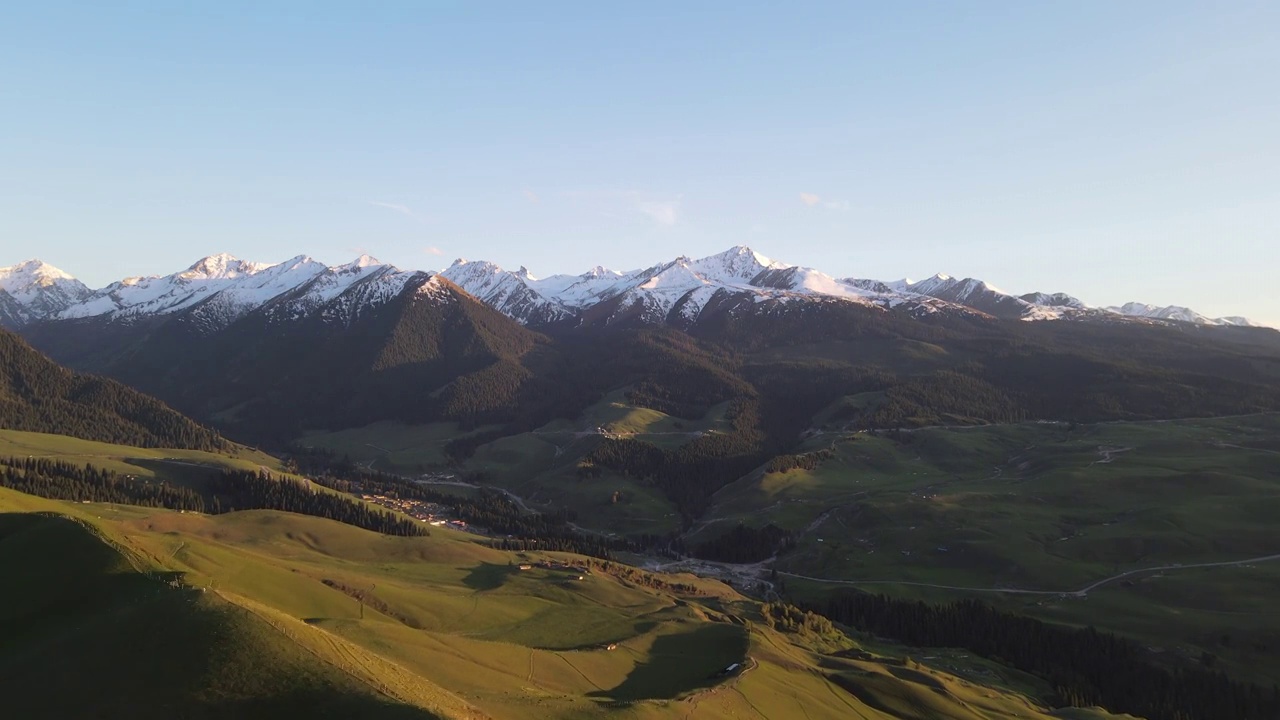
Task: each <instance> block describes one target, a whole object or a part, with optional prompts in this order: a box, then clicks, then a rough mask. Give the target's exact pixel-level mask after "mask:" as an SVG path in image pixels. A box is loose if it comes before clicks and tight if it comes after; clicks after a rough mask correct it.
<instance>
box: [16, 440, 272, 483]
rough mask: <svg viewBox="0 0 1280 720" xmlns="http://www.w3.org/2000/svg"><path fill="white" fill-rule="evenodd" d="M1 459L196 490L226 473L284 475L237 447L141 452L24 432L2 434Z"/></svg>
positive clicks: (256, 454)
mask: <svg viewBox="0 0 1280 720" xmlns="http://www.w3.org/2000/svg"><path fill="white" fill-rule="evenodd" d="M0 457H6V458H28V457H36V458H50V459H56V460H65V461H67V462H71V463H75V464H77V465H92V466H94V467H96V468H101V469H104V470H111V471H113V472H117V473H120V474H122V475H133V476H135V477H139V478H143V479H146V480H153V481H156V482H169V483H173V484H176V485H185V486H197V487H198V486H199V485H200V483H201V482H202V481H203V479H204V478H206V477H208V476H209V475H211V474H213V473H216V472H220V471H222V470H248V471H257V470H259V469H262V468H265V469H267V470H270V471H272V472H280V471H281V470H282V468H281V466H280V461H279V460H277V459H276V458H274V457H272V456H270V455H268V454H266V453H264V452H260V451H258V450H253V449H251V448H246V447H236V448H234V449H233V450H232V451H230V452H228V453H210V452H202V451H200V450H172V449H156V448H137V447H130V446H127V445H112V444H109V443H101V442H94V441H92V440H80V439H79V438H73V437H67V436H65V435H47V434H44V433H32V432H22V431H20V430H0Z"/></svg>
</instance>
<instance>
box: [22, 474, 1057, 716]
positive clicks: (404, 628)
mask: <svg viewBox="0 0 1280 720" xmlns="http://www.w3.org/2000/svg"><path fill="white" fill-rule="evenodd" d="M37 512H55V513H58V514H60V515H61V516H62V517H45V516H41V515H34V514H32V513H37ZM0 513H4V515H3V517H4V518H5V524H4V525H3V527H4V528H5V530H4V531H3V533H4V534H3V538H2V539H0V572H4V573H5V574H6V575H7V576H8V577H11V578H14V579H16V580H19V581H20V582H21V583H22V586H24V587H31V588H33V591H32V593H31V594H30V595H29V596H19V597H18V598H6V599H5V600H4V603H5V604H4V605H2V606H0V607H3V608H4V619H5V622H6V624H7V626H8V624H10V623H20V624H22V625H23V626H27V627H30V628H31V629H30V630H29V631H27V632H26V633H25V634H24V635H23V636H22V638H21V639H20V642H21V643H22V646H21V647H18V646H17V645H15V644H14V643H12V642H6V644H5V645H4V646H3V647H4V648H5V649H4V650H3V652H2V653H0V656H2V657H3V658H4V660H3V662H4V663H6V670H12V672H5V673H3V674H0V678H3V680H0V682H2V683H5V684H6V685H9V688H8V689H7V691H6V697H7V698H14V697H17V696H22V697H21V699H20V701H21V703H24V704H22V705H19V706H18V707H22V708H25V709H29V710H31V712H30V713H28V714H26V715H23V714H21V713H19V716H24V717H25V716H42V715H43V716H62V717H65V716H69V715H70V716H74V715H76V714H77V708H75V707H72V706H70V705H68V703H72V702H73V699H72V697H71V696H72V695H73V694H72V693H66V692H59V690H60V689H61V690H65V688H66V684H74V683H78V684H81V685H83V686H85V687H88V688H97V687H98V686H99V685H101V686H102V687H103V688H104V689H103V690H102V691H101V692H102V693H103V697H104V698H107V700H105V701H104V702H110V698H118V700H117V702H119V703H127V702H133V703H135V704H138V705H139V707H141V710H138V711H137V712H133V709H132V707H130V708H129V712H128V713H125V712H124V711H123V708H125V707H126V706H125V705H117V706H111V705H109V704H108V705H103V707H106V708H111V707H119V708H122V711H121V712H119V713H114V714H113V713H111V712H107V713H105V714H104V716H106V717H111V716H113V715H114V716H120V715H125V714H128V715H129V716H132V717H148V716H166V715H165V713H166V712H170V713H171V712H172V709H173V708H174V707H184V708H186V707H191V708H194V710H193V711H192V712H191V713H190V715H191V716H196V717H199V716H200V715H199V712H205V711H206V709H208V713H211V714H217V713H219V712H221V713H222V714H223V715H224V716H225V715H228V714H229V715H235V716H241V717H245V716H252V715H253V713H254V712H259V711H260V709H261V712H275V713H276V716H281V715H288V714H293V713H307V714H317V715H320V716H325V715H324V712H323V711H322V710H316V711H314V712H312V710H311V706H307V705H305V703H306V702H310V701H312V700H316V701H317V702H320V700H322V701H323V704H324V705H325V707H328V708H332V712H335V713H341V714H340V715H334V716H342V717H352V716H358V717H378V716H379V713H388V714H389V715H388V716H392V717H394V716H395V713H399V712H403V713H406V715H405V716H406V717H414V716H415V715H414V714H413V713H418V715H416V716H421V717H430V716H431V714H434V715H437V716H445V717H474V718H482V717H489V718H511V719H512V720H514V719H516V718H562V717H582V718H589V717H602V716H606V715H607V716H610V717H623V718H665V717H699V718H701V717H709V718H729V717H752V716H757V715H759V716H764V717H778V718H782V717H810V718H847V717H865V718H890V717H900V716H906V717H911V715H903V714H902V710H901V708H904V707H912V708H923V709H922V710H921V711H920V713H922V714H918V715H916V716H918V717H937V718H970V717H991V718H1003V717H1040V718H1047V717H1052V716H1051V715H1049V714H1047V713H1046V711H1044V710H1043V709H1042V708H1041V707H1040V706H1039V705H1038V704H1037V703H1036V702H1035V701H1034V700H1029V699H1027V697H1026V696H1025V694H1024V693H1026V692H1031V691H1035V690H1037V688H1035V687H1033V686H1032V685H1028V684H1027V681H1026V679H1025V678H1022V679H1018V678H1016V677H1015V675H1016V674H1012V673H1005V674H1003V675H1002V674H997V673H993V672H992V671H991V670H989V669H987V668H988V667H989V666H988V665H986V664H981V665H979V664H976V661H973V660H967V659H959V657H958V656H954V655H948V656H946V657H947V658H948V659H947V660H946V665H945V666H943V665H941V664H940V665H939V666H938V667H932V666H930V667H926V666H924V665H916V664H914V663H906V664H904V663H903V661H901V660H895V659H894V658H892V657H887V656H885V655H884V654H883V651H879V650H877V651H874V654H873V653H868V652H865V651H864V650H860V649H859V648H858V647H857V645H856V644H855V643H853V642H852V641H850V640H848V639H847V638H844V637H843V636H836V635H832V636H816V635H814V636H811V635H798V634H790V633H781V632H777V631H774V630H771V629H769V628H767V627H766V626H765V625H764V624H763V623H761V622H760V620H761V616H760V611H759V606H758V605H757V604H755V603H753V602H750V601H748V600H746V599H745V598H742V597H740V596H738V595H736V594H735V593H733V592H732V591H731V590H729V589H728V588H726V587H724V586H723V585H720V584H719V583H715V582H712V581H703V580H698V579H696V578H691V577H689V576H679V577H675V578H663V577H658V576H650V575H646V574H640V573H635V572H634V571H623V570H619V571H617V572H618V575H616V576H615V575H614V574H610V573H609V572H604V571H602V570H601V569H600V568H598V567H597V568H596V569H594V570H593V571H591V572H589V573H585V574H584V573H580V572H579V571H577V570H566V569H552V568H546V567H537V566H536V565H535V566H534V567H532V568H531V569H529V570H520V569H519V567H518V564H519V563H520V562H521V561H522V560H523V561H525V562H528V563H536V562H537V561H538V560H539V559H541V558H548V557H551V556H543V555H537V554H534V555H530V556H526V557H524V558H520V557H517V556H515V555H511V554H507V553H502V552H498V551H495V550H492V549H490V548H488V547H486V546H484V545H482V544H478V543H477V542H475V540H474V538H472V537H471V536H466V535H461V534H455V533H452V532H449V531H433V534H432V535H431V536H429V537H422V538H392V537H385V536H380V535H377V534H374V533H369V532H366V531H363V530H358V529H355V528H351V527H348V526H344V525H340V524H337V523H334V522H330V521H326V520H320V519H317V518H311V517H304V516H297V515H289V514H285V513H275V512H266V511H255V512H244V513H232V514H228V515H221V516H212V517H210V516H201V515H195V514H179V513H174V512H168V511H157V510H151V509H142V508H130V507H121V506H110V505H97V504H92V505H83V504H72V503H61V502H54V501H48V500H42V499H39V498H33V497H30V496H25V495H20V494H18V493H14V492H11V491H0ZM68 518H70V519H68ZM28 526H30V527H28ZM40 527H46V528H51V529H46V530H45V531H44V532H46V533H51V534H53V535H56V536H60V537H61V536H65V537H66V538H70V539H66V540H60V541H51V540H49V539H48V537H46V536H44V535H37V534H31V535H25V533H30V532H34V529H38V528H40ZM13 528H17V529H16V530H15V529H13ZM33 528H34V529H33ZM19 531H21V532H19ZM24 536H25V537H26V538H27V539H23V538H24ZM59 543H61V547H62V549H61V550H58V551H57V552H56V553H53V552H52V551H50V552H46V553H44V554H41V553H37V552H34V551H33V549H32V546H33V545H38V546H40V547H44V546H46V545H48V546H50V547H51V548H54V547H58V546H59ZM122 553H124V554H127V556H128V557H129V559H128V560H126V559H125V555H122ZM555 557H557V558H560V559H563V560H565V561H568V562H569V563H586V559H581V558H576V557H575V556H570V555H563V556H555ZM137 568H142V569H145V570H146V571H147V572H146V573H145V574H144V573H140V572H138V570H137ZM580 576H581V577H582V578H583V579H581V580H579V579H578V578H579V577H580ZM122 578H123V579H122ZM175 578H178V579H180V581H179V582H178V583H177V585H178V587H169V586H168V585H166V584H165V581H167V580H170V579H175ZM677 581H678V582H682V583H688V584H691V585H693V586H695V587H696V588H697V592H694V593H691V594H683V595H681V594H677V593H675V592H673V589H672V588H671V587H670V586H669V585H664V584H663V583H664V582H677ZM68 588H79V590H76V591H75V592H70V591H68ZM71 596H74V597H75V598H77V603H79V604H78V605H77V608H76V609H75V610H74V613H77V614H67V612H70V611H67V612H63V611H62V610H59V611H57V612H56V613H55V612H52V611H49V612H46V611H45V610H44V609H43V608H49V607H61V606H58V605H56V603H53V602H51V598H61V597H71ZM32 618H35V619H34V620H33V619H32ZM107 618H110V621H109V622H108V621H107V620H106V619H107ZM156 618H159V619H160V620H159V622H160V623H161V625H154V624H153V623H154V622H156V621H155V620H154V619H156ZM68 619H74V621H73V622H68V621H67V620H68ZM81 619H83V620H81ZM156 627H164V628H166V631H165V632H164V633H156V632H155V631H154V629H155V628H156ZM5 637H6V638H8V637H10V635H8V634H6V635H5ZM71 648H75V649H76V650H77V651H78V655H77V657H76V659H75V660H74V667H71V668H70V670H74V672H70V671H64V672H63V673H61V674H60V675H57V679H51V678H54V675H55V673H51V672H48V670H49V668H48V667H47V666H46V665H44V664H43V662H45V661H38V662H32V663H30V668H29V669H24V668H18V667H16V666H17V665H18V660H17V658H19V657H22V658H27V657H31V658H36V659H37V660H38V659H40V658H48V659H49V660H48V662H52V658H59V657H64V656H65V655H66V654H67V653H68V652H69V649H71ZM890 654H891V653H890ZM941 662H942V661H941V660H940V661H939V663H941ZM733 663H739V664H740V665H741V666H742V667H743V668H745V672H742V673H740V674H734V675H732V676H722V675H720V671H721V670H722V669H724V668H725V667H727V666H728V665H730V664H733ZM153 665H155V666H156V667H153ZM104 668H105V669H104ZM908 671H909V672H908ZM46 676H47V677H46ZM13 678H21V679H22V681H23V682H22V684H16V683H15V684H10V682H11V679H13ZM86 678H87V679H86ZM42 683H43V684H42ZM57 683H64V685H58V684H57ZM158 683H162V685H161V686H159V687H157V684H158ZM987 685H990V687H988V686H987ZM116 687H119V688H120V690H119V692H115V691H114V690H113V688H116ZM23 688H39V689H40V692H33V691H29V690H26V689H23ZM113 692H115V694H112V693H113ZM53 694H57V695H59V697H57V698H54V699H53V700H48V699H47V698H48V697H49V696H50V695H53ZM62 695H66V696H67V697H62ZM44 702H49V703H52V704H50V705H49V706H48V707H49V708H50V710H49V712H45V709H44V705H42V703H44ZM59 703H61V704H59ZM291 703H292V704H291ZM228 708H230V709H228ZM242 709H243V710H242ZM427 713H430V714H427ZM168 716H171V715H168Z"/></svg>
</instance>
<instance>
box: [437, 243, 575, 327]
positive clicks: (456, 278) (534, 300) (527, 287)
mask: <svg viewBox="0 0 1280 720" xmlns="http://www.w3.org/2000/svg"><path fill="white" fill-rule="evenodd" d="M440 274H441V275H442V276H444V278H445V279H447V280H449V281H450V282H452V283H454V284H455V285H457V286H458V287H461V288H462V289H463V290H465V291H467V292H468V293H470V294H471V295H474V296H475V297H477V298H479V299H480V300H482V301H483V302H485V303H488V304H489V305H490V306H491V307H493V308H495V309H497V310H498V311H500V312H502V313H505V314H506V315H508V316H509V317H511V318H513V319H515V320H516V321H517V322H519V323H521V324H525V325H528V324H552V323H556V322H560V321H564V320H568V319H570V318H572V317H573V316H574V313H573V311H572V310H570V309H569V308H567V307H565V306H564V305H562V304H561V303H559V302H558V301H556V300H552V299H550V298H548V297H546V296H544V295H543V294H542V293H540V292H538V291H537V290H535V289H534V287H533V283H534V278H533V277H532V276H530V275H529V271H528V270H526V269H525V268H523V267H522V268H520V270H519V271H518V272H510V271H508V270H503V269H502V268H500V267H498V266H497V265H494V264H493V263H491V262H483V261H482V262H469V261H467V260H463V259H458V260H455V261H454V263H453V264H452V265H450V266H449V268H448V269H446V270H445V271H444V272H442V273H440Z"/></svg>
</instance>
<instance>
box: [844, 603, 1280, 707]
mask: <svg viewBox="0 0 1280 720" xmlns="http://www.w3.org/2000/svg"><path fill="white" fill-rule="evenodd" d="M824 614H825V615H826V616H827V617H828V618H831V619H833V620H835V621H837V622H840V623H844V624H846V625H849V626H852V627H855V628H858V629H860V630H866V631H869V632H872V633H875V634H876V635H881V636H884V637H890V638H893V639H895V640H898V641H901V642H905V643H908V644H910V645H916V646H921V647H955V648H964V649H966V650H969V651H971V652H974V653H976V654H978V655H981V656H983V657H986V658H990V659H993V660H997V661H999V662H1003V663H1006V664H1008V665H1011V666H1013V667H1015V668H1017V669H1019V670H1022V671H1024V672H1028V673H1031V674H1033V675H1036V676H1038V677H1040V678H1042V679H1044V680H1045V681H1047V682H1048V683H1049V685H1050V686H1051V687H1052V688H1054V692H1055V699H1054V702H1055V703H1056V704H1059V705H1070V706H1073V707H1088V706H1093V705H1098V706H1102V707H1105V708H1107V709H1108V710H1110V711H1112V712H1116V713H1129V714H1132V715H1137V716H1139V717H1144V718H1149V719H1150V720H1219V719H1220V718H1234V719H1236V720H1274V718H1277V717H1280V688H1278V687H1275V686H1273V687H1272V688H1271V689H1269V690H1267V689H1264V688H1262V687H1259V686H1257V685H1252V684H1246V683H1240V682H1235V681H1232V680H1231V679H1230V678H1228V677H1227V676H1226V675H1225V674H1223V673H1221V672H1214V671H1212V670H1209V669H1206V668H1202V667H1194V666H1189V667H1183V668H1178V669H1176V670H1167V669H1165V668H1163V667H1160V666H1158V665H1155V664H1154V663H1152V662H1151V661H1150V660H1148V659H1147V657H1146V652H1145V650H1144V649H1143V648H1142V646H1141V645H1139V644H1138V643H1136V642H1134V641H1133V640H1129V639H1126V638H1121V637H1118V636H1116V635H1114V634H1112V633H1107V632H1100V631H1098V630H1096V629H1094V628H1092V627H1088V628H1082V629H1077V628H1070V627H1064V626H1060V625H1053V624H1050V623H1045V622H1042V621H1040V620H1036V619H1034V618H1028V617H1024V616H1020V615H1015V614H1012V613H1007V612H1002V611H999V610H996V609H994V608H992V607H990V606H988V605H985V604H983V603H981V602H977V601H974V600H961V601H957V602H953V603H950V604H946V605H928V604H925V603H923V602H918V601H910V600H897V599H892V598H889V597H885V596H883V595H869V594H864V593H844V594H839V595H836V596H833V597H832V598H830V599H829V600H828V602H827V604H826V607H825V613H824Z"/></svg>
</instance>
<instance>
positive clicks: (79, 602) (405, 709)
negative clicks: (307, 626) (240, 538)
mask: <svg viewBox="0 0 1280 720" xmlns="http://www.w3.org/2000/svg"><path fill="white" fill-rule="evenodd" d="M6 492H7V491H6ZM97 532H98V531H97V530H96V529H95V528H92V527H91V526H89V525H87V524H84V523H77V522H75V521H73V520H71V519H69V518H67V517H65V516H58V515H44V514H35V513H12V512H10V513H6V514H0V575H3V577H4V578H5V582H6V584H10V586H11V587H21V588H22V592H14V593H5V594H4V597H3V598H0V628H3V632H4V636H5V643H4V644H3V646H2V647H0V677H2V678H3V680H0V686H3V687H4V688H5V693H4V696H5V708H6V711H7V712H8V713H11V714H12V716H14V717H23V718H46V717H47V718H65V717H121V718H122V717H131V718H168V717H175V716H181V717H187V718H220V717H232V716H234V717H251V718H273V717H281V716H297V715H307V716H315V717H331V716H332V717H338V716H348V717H357V716H358V717H377V718H405V719H406V720H407V719H408V718H421V719H422V720H427V719H428V718H432V717H435V716H434V715H432V714H431V713H428V712H425V711H422V710H419V709H417V708H413V707H410V706H406V705H403V704H398V703H395V702H393V701H391V700H390V699H389V698H386V697H385V696H382V695H381V694H380V693H378V692H377V691H376V690H375V689H374V688H373V687H371V686H369V685H366V684H362V683H360V682H358V681H357V680H355V679H354V678H352V677H351V676H350V675H348V674H347V673H344V672H343V671H342V670H341V669H340V668H338V667H335V666H333V665H330V664H326V663H325V662H324V661H323V660H321V659H320V658H318V657H317V656H315V655H313V654H312V653H310V652H308V651H307V650H306V649H305V648H304V647H303V646H301V645H299V644H296V643H290V642H287V641H283V638H282V637H281V636H280V632H279V631H278V630H277V629H275V628H273V627H272V626H271V625H270V624H269V623H267V622H266V621H264V620H263V619H262V618H260V617H258V616H255V615H254V614H253V613H251V612H248V611H246V610H245V609H243V608H240V607H237V606H235V605H234V604H232V603H229V602H226V601H225V600H223V599H221V598H220V597H218V596H217V595H216V594H214V593H204V592H200V591H199V590H197V589H195V588H192V587H183V586H173V587H171V586H170V585H167V584H166V580H168V579H170V578H174V577H176V574H169V576H168V577H161V576H156V575H148V574H144V573H142V572H140V571H139V568H138V567H137V566H136V565H135V562H136V561H131V559H130V558H129V557H128V556H126V555H124V554H122V553H121V552H120V551H119V550H117V549H115V548H113V547H111V546H110V545H109V544H107V542H105V541H104V539H103V538H102V537H100V536H98V534H97ZM157 628H160V629H162V631H160V632H157Z"/></svg>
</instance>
